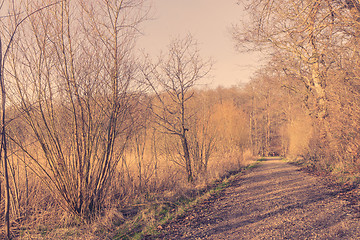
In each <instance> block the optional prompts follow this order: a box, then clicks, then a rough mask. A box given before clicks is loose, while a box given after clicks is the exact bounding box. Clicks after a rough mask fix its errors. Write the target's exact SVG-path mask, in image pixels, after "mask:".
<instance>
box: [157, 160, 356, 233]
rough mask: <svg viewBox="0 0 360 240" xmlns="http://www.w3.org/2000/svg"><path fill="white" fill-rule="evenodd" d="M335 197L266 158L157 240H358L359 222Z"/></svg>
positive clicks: (316, 181)
mask: <svg viewBox="0 0 360 240" xmlns="http://www.w3.org/2000/svg"><path fill="white" fill-rule="evenodd" d="M339 193H340V191H339V190H336V189H334V188H330V187H328V186H327V185H326V184H323V183H322V181H321V179H320V178H318V177H314V176H311V175H309V174H307V173H304V172H301V171H299V168H297V167H296V166H293V165H290V164H287V163H285V162H283V161H281V160H276V159H268V160H266V161H263V162H262V163H261V164H260V165H259V166H258V167H257V168H255V169H254V170H253V171H251V172H250V173H248V174H246V175H243V176H239V178H238V179H237V180H236V181H235V182H234V183H233V184H232V185H231V186H230V187H229V188H227V189H226V190H224V191H223V192H222V193H221V194H220V196H217V197H212V198H211V199H209V200H208V201H207V202H204V203H202V204H200V205H199V206H197V207H195V208H194V209H192V210H190V211H189V212H188V213H187V214H185V215H184V216H183V217H182V218H179V219H176V220H174V221H172V222H171V223H169V224H168V225H167V226H164V227H163V231H162V235H161V236H159V237H158V239H360V219H359V218H357V217H358V216H356V213H355V212H354V211H352V210H351V209H350V208H349V207H348V202H347V201H345V200H342V199H341V198H339V197H338V195H339Z"/></svg>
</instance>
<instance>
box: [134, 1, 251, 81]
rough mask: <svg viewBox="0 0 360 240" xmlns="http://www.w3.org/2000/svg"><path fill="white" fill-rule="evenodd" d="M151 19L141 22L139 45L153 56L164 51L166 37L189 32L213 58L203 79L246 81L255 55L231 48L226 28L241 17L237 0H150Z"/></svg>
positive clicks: (228, 31)
mask: <svg viewBox="0 0 360 240" xmlns="http://www.w3.org/2000/svg"><path fill="white" fill-rule="evenodd" d="M152 1H153V8H152V16H153V18H154V20H150V21H147V22H145V23H144V24H143V27H142V30H143V33H144V36H142V37H140V39H139V42H138V43H139V46H140V48H143V49H145V51H146V52H148V53H150V54H151V55H153V56H158V55H159V53H160V52H161V51H163V52H165V51H166V50H167V46H168V44H169V42H170V39H173V38H176V37H182V36H185V35H186V34H188V33H190V34H192V35H193V37H194V38H195V39H196V40H197V41H198V43H199V47H200V50H201V54H202V56H203V57H204V58H208V57H211V58H212V59H213V61H214V62H215V64H214V67H213V70H212V73H211V76H210V77H209V78H208V79H206V82H207V83H210V84H211V86H212V87H216V86H219V85H222V86H225V87H229V86H232V85H237V84H239V83H243V82H247V81H248V80H249V77H250V76H251V74H252V73H253V71H254V70H255V67H256V59H255V57H251V55H249V54H240V53H237V52H236V51H235V48H234V41H233V39H232V38H231V34H230V30H229V29H230V28H231V26H232V24H235V23H238V22H239V21H240V20H241V18H242V11H241V8H240V6H238V5H237V4H236V2H237V0H222V1H220V0H152Z"/></svg>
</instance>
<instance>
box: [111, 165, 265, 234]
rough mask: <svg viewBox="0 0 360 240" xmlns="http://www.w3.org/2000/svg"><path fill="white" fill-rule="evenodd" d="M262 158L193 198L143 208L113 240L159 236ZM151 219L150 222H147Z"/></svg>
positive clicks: (183, 198)
mask: <svg viewBox="0 0 360 240" xmlns="http://www.w3.org/2000/svg"><path fill="white" fill-rule="evenodd" d="M264 160H265V159H264V158H260V159H258V160H257V161H255V162H254V163H252V164H249V165H247V166H245V167H242V168H241V169H239V170H237V171H232V172H229V173H228V174H226V175H225V176H223V177H222V178H221V179H220V180H218V181H216V182H215V183H214V184H212V185H211V186H210V187H209V188H208V189H207V190H206V191H205V192H202V193H201V194H199V195H198V196H195V197H188V198H185V197H182V198H180V199H177V200H176V201H175V202H173V203H161V204H155V205H152V206H148V207H146V208H144V209H143V210H142V211H141V212H140V213H139V214H138V215H137V216H136V217H135V218H134V219H132V220H131V221H129V222H128V223H126V224H125V225H124V227H121V229H119V230H118V231H117V235H116V236H115V237H114V239H117V240H120V239H121V240H130V239H133V240H135V239H144V238H145V237H146V238H150V237H156V236H157V235H159V234H160V231H161V230H162V229H163V226H164V225H166V224H167V223H168V222H170V221H171V220H172V219H175V218H178V217H181V216H183V215H184V214H186V212H187V211H189V210H190V209H192V208H193V207H194V206H196V205H197V204H200V203H201V202H204V201H206V200H207V199H209V198H210V197H212V196H214V195H217V194H220V193H221V192H222V191H223V190H224V189H226V188H227V187H229V186H230V185H231V183H232V182H234V181H235V179H236V177H237V176H239V175H241V174H244V173H245V172H246V171H247V170H251V169H253V168H255V167H257V166H258V165H259V163H260V162H261V161H264ZM149 219H151V221H147V220H149Z"/></svg>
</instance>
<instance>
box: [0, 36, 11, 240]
mask: <svg viewBox="0 0 360 240" xmlns="http://www.w3.org/2000/svg"><path fill="white" fill-rule="evenodd" d="M3 61H4V59H3V52H2V42H1V38H0V87H1V108H2V109H1V110H2V115H1V124H2V126H1V149H0V159H1V158H2V160H3V168H4V178H5V213H4V214H5V216H4V218H5V236H6V238H7V239H10V183H9V172H8V159H7V145H6V134H5V133H6V132H5V130H6V128H5V125H6V122H5V117H6V111H5V107H6V90H5V83H4V64H3Z"/></svg>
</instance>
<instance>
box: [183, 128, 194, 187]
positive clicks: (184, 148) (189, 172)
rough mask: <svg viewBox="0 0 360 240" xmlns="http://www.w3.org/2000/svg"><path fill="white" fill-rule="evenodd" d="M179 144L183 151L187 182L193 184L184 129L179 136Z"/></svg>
mask: <svg viewBox="0 0 360 240" xmlns="http://www.w3.org/2000/svg"><path fill="white" fill-rule="evenodd" d="M181 143H182V147H183V151H184V158H185V167H186V173H187V178H188V182H193V181H194V177H193V173H192V168H191V159H190V153H189V145H188V142H187V139H186V130H185V129H184V131H183V135H182V136H181Z"/></svg>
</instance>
